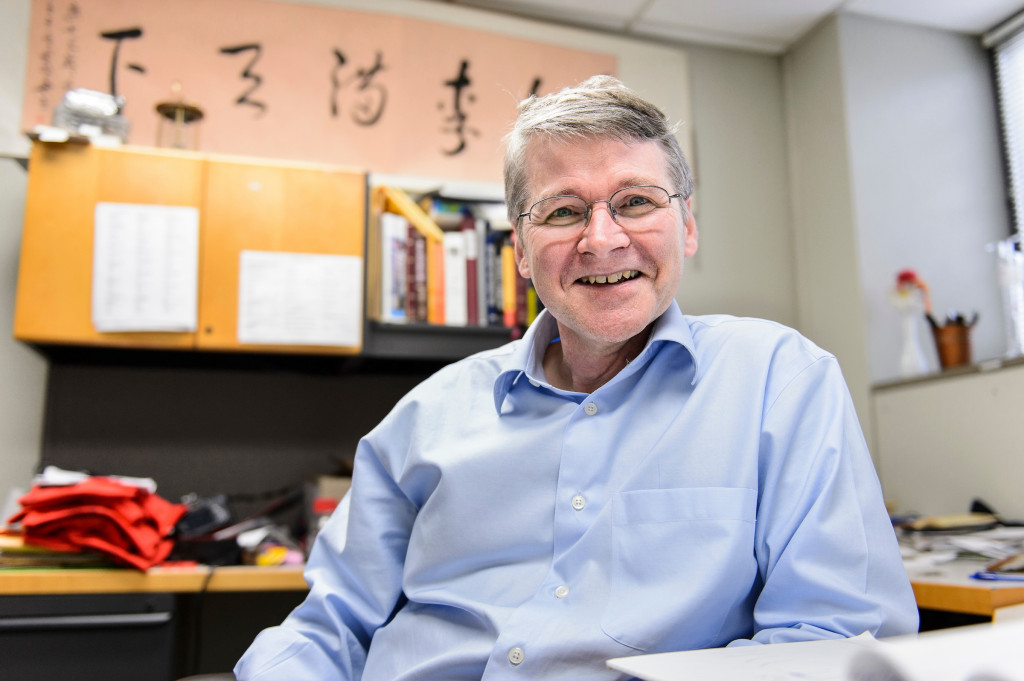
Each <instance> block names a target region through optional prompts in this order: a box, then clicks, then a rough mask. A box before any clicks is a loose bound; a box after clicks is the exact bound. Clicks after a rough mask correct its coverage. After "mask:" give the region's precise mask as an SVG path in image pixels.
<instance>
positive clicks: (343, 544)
mask: <svg viewBox="0 0 1024 681" xmlns="http://www.w3.org/2000/svg"><path fill="white" fill-rule="evenodd" d="M377 435H378V441H380V439H381V434H380V433H379V432H378V433H377ZM415 514H416V509H415V506H414V505H413V504H412V503H411V502H410V501H409V499H408V498H407V497H406V496H405V495H404V494H403V493H402V491H401V490H400V489H399V488H398V485H397V484H396V483H395V480H394V477H393V476H392V474H391V472H390V471H389V470H388V469H387V465H386V463H385V462H384V461H383V459H382V458H381V457H379V456H378V455H377V451H376V450H375V448H374V446H373V445H372V444H371V443H370V439H369V436H368V438H364V439H363V440H362V441H361V442H360V443H359V447H358V448H357V451H356V459H355V467H354V472H353V479H352V487H351V490H350V491H349V494H348V495H346V497H345V499H344V501H343V502H342V504H341V505H339V507H338V509H337V510H336V511H335V512H334V514H332V516H331V518H330V520H329V521H328V522H327V524H326V525H325V526H324V528H323V529H322V530H320V532H319V533H318V534H317V539H316V542H315V544H314V546H313V550H312V552H311V554H310V557H309V561H308V563H307V566H306V571H305V577H306V581H307V582H308V583H309V586H310V591H309V595H308V596H307V597H306V599H305V600H304V601H303V602H302V603H301V604H300V605H299V606H298V607H297V608H296V609H295V610H294V611H293V612H292V613H291V614H290V615H289V616H288V617H287V618H286V619H285V621H284V622H283V623H282V624H281V625H280V626H276V627H272V628H270V629H266V630H264V631H263V632H261V633H260V634H259V636H257V637H256V639H255V640H254V641H253V643H252V645H251V646H250V647H249V649H248V650H247V651H246V652H245V654H244V655H243V656H242V658H241V659H240V660H239V661H238V664H237V665H236V666H235V669H234V672H235V676H236V677H237V678H238V680H239V681H295V679H314V678H316V679H342V680H345V681H355V680H356V679H359V678H361V676H362V671H363V668H364V666H365V663H366V655H367V650H368V649H369V646H370V640H371V639H372V638H373V634H374V632H375V631H376V630H377V629H378V628H379V627H380V626H382V625H383V624H384V623H385V622H387V620H388V618H389V617H390V616H391V614H392V613H393V612H394V610H395V609H396V607H398V606H399V605H400V600H401V597H402V586H401V581H402V566H403V564H404V561H405V553H406V548H407V546H408V543H409V535H410V532H411V528H412V524H413V520H414V518H415Z"/></svg>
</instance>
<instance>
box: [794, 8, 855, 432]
mask: <svg viewBox="0 0 1024 681" xmlns="http://www.w3.org/2000/svg"><path fill="white" fill-rule="evenodd" d="M838 30H839V29H838V25H837V23H836V21H835V20H834V19H830V20H828V21H826V22H824V23H823V24H821V25H819V26H818V27H817V28H816V29H815V30H814V31H812V32H811V33H810V34H808V35H807V36H805V37H804V39H803V40H801V41H800V42H799V43H798V44H797V45H796V46H794V47H793V49H792V50H791V51H790V52H788V53H787V54H786V56H785V57H784V58H783V73H784V87H785V93H786V114H787V131H788V134H787V140H788V144H789V147H788V151H789V163H790V182H791V184H790V196H791V197H792V209H793V230H794V244H795V253H796V278H797V305H798V310H799V318H800V328H801V329H802V330H803V332H804V333H805V334H807V336H808V337H809V338H810V339H811V340H813V341H815V342H816V343H818V344H819V345H821V346H822V347H823V348H825V349H826V350H829V351H830V352H832V353H834V354H835V355H836V357H837V358H838V359H839V362H840V365H841V366H842V368H843V373H844V375H845V376H846V380H847V383H848V385H849V387H850V393H851V395H852V397H853V401H854V405H855V406H856V408H857V414H858V416H859V417H860V420H861V424H862V426H863V427H864V430H865V432H866V434H867V436H868V441H869V442H870V441H871V432H872V425H871V410H870V391H871V378H870V375H871V373H870V368H869V366H868V355H867V350H866V345H865V338H866V335H865V319H864V315H863V303H862V291H861V286H860V280H859V266H858V252H857V236H856V229H857V223H856V219H855V215H854V206H853V197H852V195H851V182H852V178H851V176H850V161H849V146H848V140H847V138H846V125H847V122H846V109H845V106H846V92H845V91H844V84H843V79H842V68H843V64H842V57H841V55H840V52H839V37H838Z"/></svg>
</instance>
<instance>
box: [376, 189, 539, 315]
mask: <svg viewBox="0 0 1024 681" xmlns="http://www.w3.org/2000/svg"><path fill="white" fill-rule="evenodd" d="M374 205H375V211H374V214H375V216H376V217H375V229H372V230H371V232H375V233H371V235H370V239H369V242H370V247H369V250H368V253H369V254H370V258H371V263H370V264H369V268H368V271H369V272H370V279H371V281H370V285H369V292H370V295H371V302H370V310H371V311H375V312H376V319H377V320H379V321H382V322H387V323H392V324H406V323H426V324H438V325H447V326H505V327H515V326H518V327H526V326H529V324H530V323H532V322H533V320H534V319H535V318H536V316H537V314H538V312H539V311H540V309H541V308H542V304H541V303H540V300H539V298H538V297H537V293H536V291H535V290H534V288H533V285H532V283H531V282H530V281H529V280H528V279H524V278H523V277H521V276H520V275H519V273H518V270H517V268H516V264H515V255H514V238H515V236H514V232H513V230H512V225H511V224H510V223H509V221H508V219H507V217H506V216H505V206H504V204H500V203H493V202H479V201H476V202H471V201H455V200H450V199H445V198H441V197H437V196H427V197H424V198H423V199H421V200H420V201H419V202H414V201H413V200H412V199H411V198H410V197H409V196H408V195H406V194H405V193H404V192H402V191H401V190H398V189H395V188H392V187H379V188H378V189H377V192H376V196H375V200H374ZM373 259H376V262H372V260H373Z"/></svg>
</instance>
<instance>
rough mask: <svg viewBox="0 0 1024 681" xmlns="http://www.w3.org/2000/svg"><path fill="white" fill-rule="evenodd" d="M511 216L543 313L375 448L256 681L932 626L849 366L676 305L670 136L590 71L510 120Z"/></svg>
mask: <svg viewBox="0 0 1024 681" xmlns="http://www.w3.org/2000/svg"><path fill="white" fill-rule="evenodd" d="M507 141H508V149H507V152H506V161H505V183H506V199H507V203H508V208H509V215H510V217H511V218H512V219H513V220H514V221H515V224H516V231H517V246H516V259H517V263H518V267H519V271H520V273H521V274H522V275H523V276H528V277H531V278H532V279H533V282H534V285H535V287H536V289H537V292H538V295H539V296H540V298H541V300H543V302H544V304H545V306H546V310H545V311H544V312H543V313H542V314H541V315H540V316H539V317H538V318H537V320H536V321H535V322H534V324H533V325H531V327H530V328H529V329H528V330H527V332H526V334H525V336H524V337H523V338H522V339H521V340H519V341H515V342H513V343H510V344H508V345H506V346H504V347H501V348H498V349H496V350H492V351H488V352H484V353H480V354H478V355H475V356H473V357H470V358H468V359H465V360H463V361H461V362H457V363H455V364H453V365H451V366H449V367H446V368H445V369H442V370H441V371H440V372H438V373H437V374H435V375H434V376H433V377H431V378H430V379H428V380H427V381H425V382H424V383H422V384H421V385H420V386H418V387H417V388H415V389H414V390H413V391H412V392H410V393H409V394H408V395H407V396H406V397H404V398H403V399H402V400H401V401H400V402H399V403H398V404H397V405H396V406H395V408H394V410H392V412H391V413H390V414H389V415H388V416H387V417H386V418H385V419H384V421H382V422H381V423H380V424H379V425H378V426H377V427H376V428H375V429H374V430H373V431H372V432H370V433H369V434H368V435H367V436H366V437H365V438H363V440H362V441H361V442H360V444H359V448H358V450H357V453H356V458H355V473H354V476H353V483H352V489H351V492H350V493H349V496H348V497H346V499H345V501H344V503H343V504H342V506H341V507H340V508H339V511H338V512H336V513H335V515H334V516H333V517H332V519H331V520H330V522H329V523H328V526H327V527H326V528H324V529H323V530H321V532H320V533H319V534H318V536H317V541H316V545H315V546H314V548H313V552H312V555H311V557H310V561H309V564H308V567H307V571H306V576H307V580H308V581H309V584H310V593H309V596H308V598H307V599H306V600H305V602H303V604H302V605H300V606H299V607H298V608H297V609H296V610H295V611H294V612H293V613H292V614H291V615H290V616H289V617H288V618H287V619H286V620H285V622H284V623H283V624H282V625H281V626H279V627H274V628H272V629H268V630H266V631H264V632H263V633H261V634H260V635H259V637H257V639H256V641H255V642H254V643H253V645H252V646H251V647H250V649H249V651H248V652H247V653H246V654H245V656H244V657H243V658H242V660H240V661H239V663H238V665H237V667H236V669H235V672H236V674H237V676H238V678H239V679H242V680H243V681H246V680H263V681H269V680H271V679H280V680H282V681H284V680H287V681H300V680H302V679H327V678H331V679H368V680H373V681H407V680H412V679H415V680H417V681H429V680H437V681H455V680H460V679H531V680H536V679H544V680H550V681H555V680H561V679H580V678H586V679H616V678H619V676H618V675H617V674H616V673H615V672H612V671H610V670H608V669H607V668H606V666H605V660H606V659H608V658H612V657H621V656H624V655H631V654H638V653H654V652H666V651H672V650H686V649H693V648H706V647H715V646H724V645H755V644H761V643H773V642H782V641H800V640H811V639H818V638H836V637H845V636H855V635H858V634H861V633H863V632H865V631H866V632H870V633H872V634H874V635H875V636H888V635H893V634H901V633H908V632H912V631H915V630H916V627H917V609H916V606H915V603H914V598H913V594H912V591H911V589H910V585H909V582H908V579H907V576H906V573H905V572H904V570H903V566H902V563H901V560H900V555H899V552H898V549H897V546H896V540H895V535H894V533H893V531H892V527H891V525H890V524H889V521H888V517H887V515H886V513H885V509H884V507H883V504H882V498H881V492H880V489H879V485H878V480H877V477H876V475H875V471H874V469H873V467H872V463H871V458H870V456H869V454H868V451H867V447H866V446H865V443H864V438H863V436H862V434H861V431H860V427H859V424H858V421H857V417H856V414H855V413H854V410H853V407H852V404H851V400H850V397H849V393H848V391H847V388H846V385H845V382H844V381H843V377H842V374H841V372H840V370H839V367H838V365H837V363H836V360H835V358H834V357H833V356H832V355H830V354H828V353H827V352H824V351H822V350H821V349H819V348H818V347H816V346H815V345H813V344H812V343H811V342H809V341H808V340H807V339H805V338H803V337H802V336H800V335H799V334H797V333H796V332H795V331H792V330H791V329H787V328H785V327H783V326H780V325H778V324H775V323H772V322H768V321H762V320H755V319H739V318H735V317H729V316H724V315H719V316H704V317H694V316H685V315H683V314H682V312H681V311H680V309H679V307H678V305H677V303H676V301H675V293H676V291H677V290H678V287H679V283H680V279H681V276H682V272H683V263H684V261H685V259H686V258H687V257H689V256H692V255H693V254H694V253H695V252H696V250H697V227H696V224H695V222H694V218H693V214H692V212H691V211H690V194H691V192H692V187H693V184H692V181H691V179H690V171H689V169H688V168H687V165H686V162H685V160H684V158H683V155H682V153H681V152H680V149H679V146H678V143H677V142H676V140H675V137H674V135H673V132H672V130H671V128H670V127H669V125H668V123H667V121H666V120H665V116H664V115H663V114H662V113H661V112H660V111H659V110H658V109H657V108H656V107H654V106H653V105H652V104H650V103H649V102H647V101H645V100H643V99H642V98H640V97H638V96H637V95H636V94H635V93H633V92H632V91H630V90H629V89H627V88H626V87H624V86H623V85H622V84H621V83H620V82H619V81H617V80H615V79H613V78H609V77H595V78H592V79H590V80H588V81H586V82H584V83H582V84H581V85H579V86H578V87H575V88H570V89H566V90H563V91H561V92H558V93H555V94H552V95H548V96H545V97H542V98H531V99H528V100H526V101H525V102H523V103H522V104H521V105H520V112H519V117H518V119H517V121H516V124H515V127H514V129H513V130H512V132H511V133H510V134H509V137H508V140H507Z"/></svg>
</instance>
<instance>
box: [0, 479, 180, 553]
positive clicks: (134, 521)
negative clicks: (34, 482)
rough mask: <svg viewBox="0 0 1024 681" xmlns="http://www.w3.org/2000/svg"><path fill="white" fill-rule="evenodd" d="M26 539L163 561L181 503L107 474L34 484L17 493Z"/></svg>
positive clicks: (68, 548) (17, 516)
mask: <svg viewBox="0 0 1024 681" xmlns="http://www.w3.org/2000/svg"><path fill="white" fill-rule="evenodd" d="M19 501H20V502H21V506H22V508H21V510H20V511H19V512H18V513H16V514H14V515H13V516H12V517H11V518H10V519H9V520H8V521H7V522H8V523H16V522H20V523H21V527H22V533H23V536H24V539H25V543H26V544H33V545H36V546H42V547H45V548H49V549H56V550H61V551H76V552H78V551H82V550H84V549H88V550H92V551H99V552H101V553H104V554H107V555H108V556H110V557H112V558H113V559H114V560H116V561H118V562H120V563H123V564H127V565H130V566H132V567H136V568H138V569H140V570H145V569H147V568H150V567H152V566H154V565H156V564H158V563H160V562H162V561H163V560H164V559H165V558H167V556H168V555H169V554H170V552H171V549H172V548H173V544H174V542H173V540H171V538H170V534H171V531H172V530H173V529H174V525H175V523H177V522H178V520H179V519H181V516H182V515H184V514H185V510H186V509H185V506H184V505H182V504H172V503H170V502H168V501H167V500H165V499H162V498H161V497H159V496H157V495H156V494H151V493H150V492H149V491H147V490H145V489H142V488H139V487H133V486H130V485H125V484H122V483H120V482H117V481H116V480H110V479H109V478H101V477H93V478H87V479H86V480H84V481H82V482H80V483H77V484H74V485H67V486H54V487H40V486H35V487H33V488H32V489H31V490H30V491H29V492H28V494H25V495H24V496H22V497H21V499H19Z"/></svg>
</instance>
